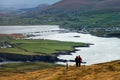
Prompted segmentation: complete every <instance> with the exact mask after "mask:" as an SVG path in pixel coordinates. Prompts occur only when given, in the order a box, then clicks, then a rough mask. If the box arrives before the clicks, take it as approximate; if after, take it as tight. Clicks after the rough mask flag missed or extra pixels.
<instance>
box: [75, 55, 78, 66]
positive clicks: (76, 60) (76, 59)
mask: <svg viewBox="0 0 120 80" xmlns="http://www.w3.org/2000/svg"><path fill="white" fill-rule="evenodd" d="M75 63H76V67H78V56H76V58H75Z"/></svg>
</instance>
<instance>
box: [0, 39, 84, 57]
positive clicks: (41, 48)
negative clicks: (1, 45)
mask: <svg viewBox="0 0 120 80" xmlns="http://www.w3.org/2000/svg"><path fill="white" fill-rule="evenodd" d="M10 43H11V44H16V45H17V46H16V47H15V48H6V49H0V53H14V54H24V55H36V53H41V54H37V55H54V53H57V52H59V51H67V50H73V46H86V44H85V43H75V42H62V41H52V40H11V41H10Z"/></svg>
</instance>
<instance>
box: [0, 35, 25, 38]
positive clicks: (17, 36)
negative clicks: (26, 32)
mask: <svg viewBox="0 0 120 80" xmlns="http://www.w3.org/2000/svg"><path fill="white" fill-rule="evenodd" d="M0 37H11V38H13V39H22V38H25V36H23V35H22V34H0Z"/></svg>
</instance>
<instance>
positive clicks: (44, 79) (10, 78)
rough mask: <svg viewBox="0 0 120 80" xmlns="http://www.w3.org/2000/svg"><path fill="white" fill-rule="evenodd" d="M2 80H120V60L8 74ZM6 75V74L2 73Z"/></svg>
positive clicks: (0, 77)
mask: <svg viewBox="0 0 120 80" xmlns="http://www.w3.org/2000/svg"><path fill="white" fill-rule="evenodd" d="M6 73H7V76H4V75H1V76H0V79H1V80H17V79H19V80H23V79H24V80H120V60H118V61H113V62H108V63H101V64H96V65H91V66H81V67H80V68H76V67H75V66H69V70H66V68H65V67H57V68H51V69H50V68H49V69H48V68H47V69H42V70H37V71H31V72H21V73H19V72H13V73H11V72H6ZM2 74H4V72H2Z"/></svg>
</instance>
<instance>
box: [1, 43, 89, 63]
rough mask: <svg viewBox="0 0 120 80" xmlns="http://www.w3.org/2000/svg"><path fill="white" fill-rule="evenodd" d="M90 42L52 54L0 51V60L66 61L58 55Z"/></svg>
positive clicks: (67, 53)
mask: <svg viewBox="0 0 120 80" xmlns="http://www.w3.org/2000/svg"><path fill="white" fill-rule="evenodd" d="M90 45H91V44H87V45H84V46H73V50H66V51H59V52H57V53H54V54H53V55H46V56H43V55H22V54H12V53H0V62H2V63H3V62H6V61H16V62H18V61H21V62H27V61H29V62H35V61H40V62H50V63H54V62H57V61H61V62H66V60H61V59H59V58H58V56H59V55H71V54H70V53H72V52H76V51H78V50H77V49H76V47H89V46H90Z"/></svg>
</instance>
